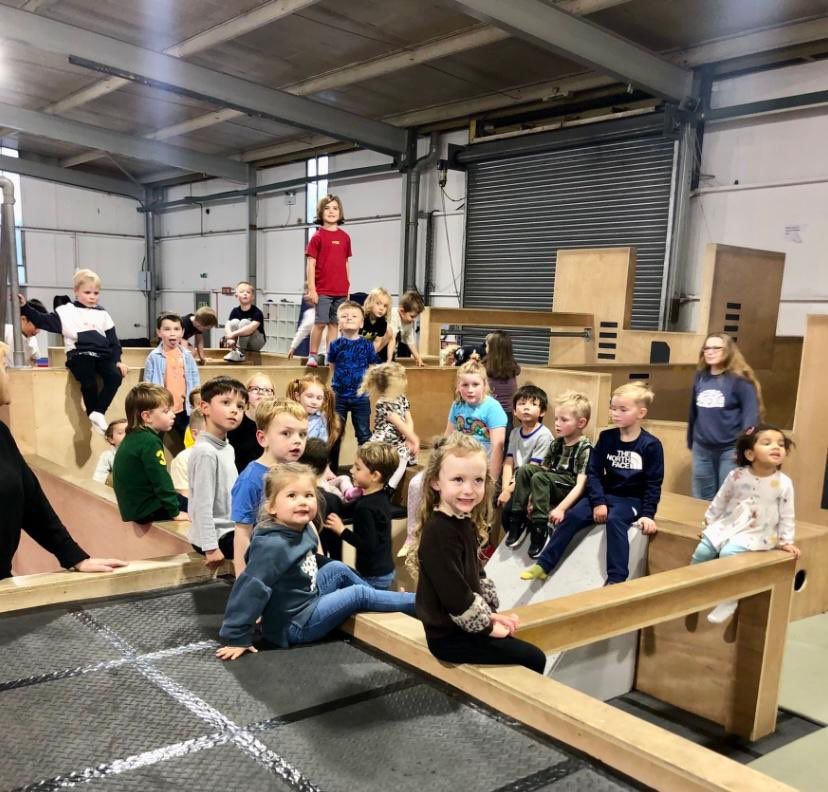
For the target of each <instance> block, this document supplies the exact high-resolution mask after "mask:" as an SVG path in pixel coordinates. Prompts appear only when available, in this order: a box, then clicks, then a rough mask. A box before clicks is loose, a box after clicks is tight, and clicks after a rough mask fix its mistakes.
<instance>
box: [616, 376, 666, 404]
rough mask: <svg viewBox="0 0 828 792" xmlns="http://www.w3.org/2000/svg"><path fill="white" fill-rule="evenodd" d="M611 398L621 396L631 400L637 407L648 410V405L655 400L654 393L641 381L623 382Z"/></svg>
mask: <svg viewBox="0 0 828 792" xmlns="http://www.w3.org/2000/svg"><path fill="white" fill-rule="evenodd" d="M612 395H613V396H621V397H622V398H624V399H632V400H633V401H634V402H635V403H636V404H638V405H639V406H643V407H646V408H647V409H649V408H650V405H652V403H653V399H655V393H653V391H652V388H650V386H649V385H648V384H647V383H646V382H642V381H641V380H634V381H633V382H625V383H624V384H623V385H619V386H618V387H617V388H616V389H615V390H614V391H613V392H612Z"/></svg>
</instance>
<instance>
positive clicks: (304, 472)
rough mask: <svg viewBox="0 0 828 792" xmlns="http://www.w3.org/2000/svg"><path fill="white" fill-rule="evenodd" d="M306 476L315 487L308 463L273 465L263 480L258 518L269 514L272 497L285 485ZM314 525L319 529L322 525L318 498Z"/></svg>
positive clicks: (261, 518)
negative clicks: (262, 493) (262, 494)
mask: <svg viewBox="0 0 828 792" xmlns="http://www.w3.org/2000/svg"><path fill="white" fill-rule="evenodd" d="M303 478H306V479H308V480H309V481H310V483H311V487H312V488H313V489H314V490H315V489H316V473H314V472H313V469H312V468H311V467H309V466H308V465H302V464H300V463H299V462H283V463H281V464H279V465H274V466H273V467H272V468H271V469H270V470H269V471H268V473H267V475H266V476H265V480H264V498H262V505H261V508H260V509H259V520H260V521H262V520H266V519H268V517H269V516H270V513H269V512H268V511H267V509H268V507H269V506H270V504H271V503H272V502H273V499H274V498H275V497H276V496H277V495H278V494H279V493H280V492H281V491H282V490H283V489H285V487H288V486H290V483H291V482H293V481H296V480H297V479H303ZM311 522H313V524H314V526H315V527H316V530H317V531H319V530H320V529H321V526H322V516H321V513H320V509H319V498H318V497H317V502H316V514H315V515H314V517H313V520H312V521H311Z"/></svg>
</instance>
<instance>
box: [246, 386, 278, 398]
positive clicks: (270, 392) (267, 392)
mask: <svg viewBox="0 0 828 792" xmlns="http://www.w3.org/2000/svg"><path fill="white" fill-rule="evenodd" d="M247 392H248V393H262V394H264V395H265V396H272V395H273V394H274V393H275V392H276V391H274V390H273V388H260V387H259V386H258V385H254V386H253V387H252V388H248V389H247Z"/></svg>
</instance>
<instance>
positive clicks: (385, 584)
mask: <svg viewBox="0 0 828 792" xmlns="http://www.w3.org/2000/svg"><path fill="white" fill-rule="evenodd" d="M396 574H397V573H396V572H389V573H388V574H387V575H366V576H365V577H363V578H362V579H363V580H364V581H365V582H366V583H367V584H368V585H369V586H370V587H371V588H375V589H380V590H381V591H388V589H390V588H391V584H392V583H393V582H394V577H395V575H396Z"/></svg>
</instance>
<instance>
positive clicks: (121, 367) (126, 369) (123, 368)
mask: <svg viewBox="0 0 828 792" xmlns="http://www.w3.org/2000/svg"><path fill="white" fill-rule="evenodd" d="M115 366H116V367H117V369H118V371H120V372H121V376H122V377H126V375H127V374H129V366H127V364H126V363H121V361H120V360H119V361H118V362H117V363H116V364H115Z"/></svg>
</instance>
